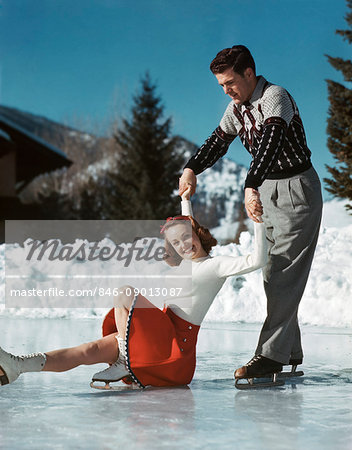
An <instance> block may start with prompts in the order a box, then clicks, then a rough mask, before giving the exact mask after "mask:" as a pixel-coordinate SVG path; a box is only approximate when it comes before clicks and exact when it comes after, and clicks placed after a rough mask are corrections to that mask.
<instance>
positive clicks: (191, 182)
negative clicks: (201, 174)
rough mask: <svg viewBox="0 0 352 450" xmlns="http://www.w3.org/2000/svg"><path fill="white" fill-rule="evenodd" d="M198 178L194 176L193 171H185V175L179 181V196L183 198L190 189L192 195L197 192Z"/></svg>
mask: <svg viewBox="0 0 352 450" xmlns="http://www.w3.org/2000/svg"><path fill="white" fill-rule="evenodd" d="M196 186H197V177H196V176H195V175H194V172H193V170H192V169H184V170H183V174H182V176H181V178H180V181H179V189H178V195H179V196H180V197H182V194H183V193H184V192H185V191H186V190H187V189H188V188H189V187H190V188H191V191H190V195H193V194H194V193H195V192H196Z"/></svg>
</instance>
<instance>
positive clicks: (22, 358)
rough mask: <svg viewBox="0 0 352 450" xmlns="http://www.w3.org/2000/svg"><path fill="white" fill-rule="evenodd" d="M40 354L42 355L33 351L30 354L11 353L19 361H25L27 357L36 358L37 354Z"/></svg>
mask: <svg viewBox="0 0 352 450" xmlns="http://www.w3.org/2000/svg"><path fill="white" fill-rule="evenodd" d="M39 355H40V353H31V354H29V355H21V356H16V355H12V354H11V353H10V356H11V358H12V359H14V360H15V361H17V362H19V361H24V360H25V359H30V358H35V357H36V356H39Z"/></svg>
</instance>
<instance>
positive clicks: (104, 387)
mask: <svg viewBox="0 0 352 450" xmlns="http://www.w3.org/2000/svg"><path fill="white" fill-rule="evenodd" d="M94 383H97V381H92V382H91V383H90V387H91V388H93V389H99V390H101V391H126V390H133V389H140V387H139V386H138V384H137V383H132V384H127V385H111V384H110V383H116V381H110V382H107V381H103V383H105V384H104V385H102V384H94Z"/></svg>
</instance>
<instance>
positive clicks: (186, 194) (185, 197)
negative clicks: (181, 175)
mask: <svg viewBox="0 0 352 450" xmlns="http://www.w3.org/2000/svg"><path fill="white" fill-rule="evenodd" d="M191 191H192V186H188V187H187V188H186V190H185V191H184V192H183V194H182V195H181V198H182V200H189V199H190V198H191Z"/></svg>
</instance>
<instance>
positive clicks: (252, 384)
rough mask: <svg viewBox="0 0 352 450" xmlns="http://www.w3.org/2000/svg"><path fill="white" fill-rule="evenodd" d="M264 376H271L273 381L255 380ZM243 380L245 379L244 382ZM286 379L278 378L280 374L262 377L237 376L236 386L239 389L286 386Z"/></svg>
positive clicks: (266, 376) (269, 376) (268, 376)
mask: <svg viewBox="0 0 352 450" xmlns="http://www.w3.org/2000/svg"><path fill="white" fill-rule="evenodd" d="M262 378H271V381H254V380H258V379H262ZM241 380H244V382H243V383H242V382H241ZM284 385H285V381H284V380H278V374H276V373H275V374H273V375H264V376H262V377H255V378H237V379H236V381H235V387H236V388H237V389H242V390H244V389H262V388H271V387H277V386H284Z"/></svg>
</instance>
